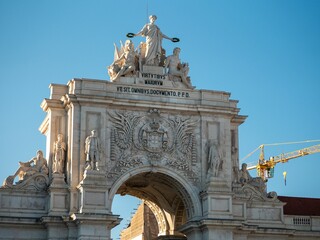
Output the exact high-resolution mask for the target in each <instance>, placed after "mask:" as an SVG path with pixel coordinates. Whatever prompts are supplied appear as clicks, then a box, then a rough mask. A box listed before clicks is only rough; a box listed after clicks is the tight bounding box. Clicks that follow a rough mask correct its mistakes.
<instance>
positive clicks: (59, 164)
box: [52, 134, 66, 173]
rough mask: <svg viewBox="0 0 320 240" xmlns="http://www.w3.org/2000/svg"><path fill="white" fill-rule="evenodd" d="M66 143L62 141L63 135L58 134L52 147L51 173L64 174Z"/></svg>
mask: <svg viewBox="0 0 320 240" xmlns="http://www.w3.org/2000/svg"><path fill="white" fill-rule="evenodd" d="M65 151H66V143H65V142H64V141H63V135H62V134H58V139H57V141H55V143H54V146H53V152H54V160H53V165H52V171H53V173H63V172H64V162H65Z"/></svg>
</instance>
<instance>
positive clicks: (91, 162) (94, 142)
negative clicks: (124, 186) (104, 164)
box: [85, 130, 101, 170]
mask: <svg viewBox="0 0 320 240" xmlns="http://www.w3.org/2000/svg"><path fill="white" fill-rule="evenodd" d="M100 151H101V147H100V140H99V138H98V136H97V132H96V130H92V131H91V135H90V136H88V137H87V138H86V142H85V154H86V169H87V170H98V162H99V161H100Z"/></svg>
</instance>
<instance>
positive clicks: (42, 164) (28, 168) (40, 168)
mask: <svg viewBox="0 0 320 240" xmlns="http://www.w3.org/2000/svg"><path fill="white" fill-rule="evenodd" d="M19 164H20V167H19V168H18V170H17V171H16V173H15V174H14V175H13V179H14V178H15V177H16V176H19V181H20V182H22V181H23V180H25V179H27V178H28V177H30V176H32V175H34V174H36V173H43V174H45V175H47V174H48V173H49V169H48V167H47V160H46V159H45V158H44V157H43V152H42V151H41V150H38V151H37V156H36V157H34V158H32V159H31V160H30V161H28V162H19Z"/></svg>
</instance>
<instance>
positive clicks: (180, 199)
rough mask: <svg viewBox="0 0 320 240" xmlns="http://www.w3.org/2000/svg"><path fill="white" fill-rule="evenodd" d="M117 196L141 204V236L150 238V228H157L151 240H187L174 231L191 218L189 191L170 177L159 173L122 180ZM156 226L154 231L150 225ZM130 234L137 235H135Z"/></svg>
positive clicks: (144, 174)
mask: <svg viewBox="0 0 320 240" xmlns="http://www.w3.org/2000/svg"><path fill="white" fill-rule="evenodd" d="M116 194H120V195H121V196H125V195H130V196H134V197H136V198H139V199H141V200H142V203H141V206H143V207H141V209H143V210H141V211H143V212H144V214H142V216H143V217H144V219H143V220H144V221H143V225H141V226H140V229H141V230H142V233H140V234H143V233H144V234H150V233H148V232H147V229H150V226H153V229H156V228H157V237H158V238H152V239H165V238H163V237H165V236H174V237H175V238H176V239H186V238H185V236H184V235H183V234H182V233H180V232H179V231H177V229H178V228H179V227H180V226H181V225H183V224H184V223H186V222H187V220H188V217H190V215H193V211H194V206H193V203H192V200H191V196H190V195H189V193H188V191H187V190H186V189H185V187H183V185H182V184H181V183H180V182H179V181H177V180H176V179H174V178H173V177H171V176H169V175H167V174H164V173H160V172H140V173H138V174H136V175H133V176H131V177H129V178H127V179H126V180H123V182H122V184H121V185H120V187H118V189H117V190H116ZM115 204H116V203H115ZM139 208H140V207H139ZM140 215H141V213H140ZM140 217H141V216H140ZM147 218H148V219H147ZM132 219H134V217H133V218H132ZM152 221H153V222H152ZM155 223H156V225H157V227H155V226H154V225H153V224H155ZM129 226H130V227H133V226H137V225H135V224H130V225H129ZM148 226H149V227H148ZM143 229H144V230H145V232H143ZM131 230H132V231H131V232H135V233H136V235H137V234H138V233H137V231H133V229H131ZM125 231H129V230H125ZM131 237H133V236H132V235H131ZM121 239H126V238H121Z"/></svg>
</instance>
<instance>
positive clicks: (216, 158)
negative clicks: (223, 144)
mask: <svg viewBox="0 0 320 240" xmlns="http://www.w3.org/2000/svg"><path fill="white" fill-rule="evenodd" d="M222 167H223V153H222V151H221V148H220V146H219V144H218V143H216V142H213V141H211V140H209V151H208V176H214V177H218V175H219V171H222Z"/></svg>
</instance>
